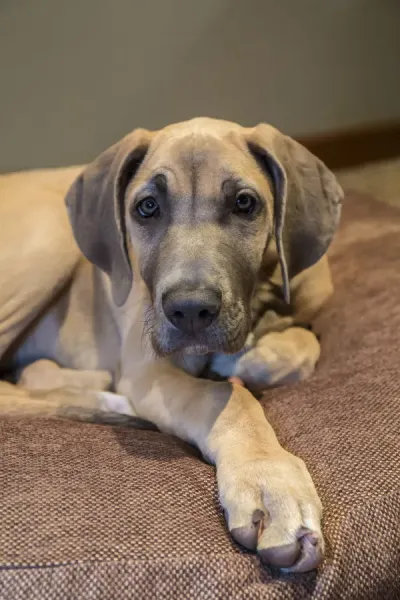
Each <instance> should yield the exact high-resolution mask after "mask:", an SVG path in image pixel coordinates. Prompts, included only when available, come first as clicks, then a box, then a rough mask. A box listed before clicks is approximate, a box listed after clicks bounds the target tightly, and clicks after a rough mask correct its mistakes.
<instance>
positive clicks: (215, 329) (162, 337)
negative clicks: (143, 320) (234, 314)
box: [150, 319, 250, 357]
mask: <svg viewBox="0 0 400 600" xmlns="http://www.w3.org/2000/svg"><path fill="white" fill-rule="evenodd" d="M247 321H248V320H247V319H242V320H241V322H239V323H237V324H236V326H235V327H233V328H229V330H226V329H225V328H223V327H219V326H218V325H215V326H214V325H213V326H211V327H209V328H208V329H207V330H205V331H204V332H201V333H197V334H192V335H188V334H185V333H182V332H181V331H179V330H178V329H176V328H172V327H170V326H165V325H164V326H161V327H160V328H152V331H151V334H150V339H151V344H152V347H153V349H154V352H155V354H156V355H157V356H160V357H165V356H171V355H173V354H177V353H182V352H183V353H186V354H190V355H197V356H199V355H206V354H214V353H217V352H218V353H224V354H235V353H236V352H239V351H240V350H241V349H242V348H243V346H244V344H245V342H246V339H247V336H248V334H249V332H250V323H248V322H247Z"/></svg>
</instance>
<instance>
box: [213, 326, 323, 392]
mask: <svg viewBox="0 0 400 600" xmlns="http://www.w3.org/2000/svg"><path fill="white" fill-rule="evenodd" d="M319 356H320V344H319V342H318V340H317V338H316V336H315V335H314V333H313V332H312V331H309V330H307V329H304V328H302V327H289V328H288V329H286V330H285V331H282V332H272V333H267V334H266V335H264V336H263V337H261V338H260V339H259V340H258V342H257V344H256V345H255V346H254V347H253V348H249V349H248V350H247V352H244V353H241V354H239V355H235V356H228V355H223V354H220V355H216V356H215V357H214V359H213V362H212V365H211V372H212V373H215V374H217V375H219V376H221V377H226V378H228V377H238V378H239V379H241V380H242V381H243V382H244V384H245V385H246V386H247V387H248V388H249V389H250V390H252V391H253V392H261V391H263V390H265V389H266V388H268V387H271V386H275V385H282V384H286V383H294V382H296V381H301V380H303V379H307V377H310V375H311V374H312V373H313V372H314V369H315V365H316V363H317V361H318V359H319Z"/></svg>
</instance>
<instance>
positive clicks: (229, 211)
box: [0, 118, 342, 572]
mask: <svg viewBox="0 0 400 600" xmlns="http://www.w3.org/2000/svg"><path fill="white" fill-rule="evenodd" d="M0 194H1V202H0V222H1V224H2V236H1V240H0V244H1V253H0V273H1V282H2V287H1V291H0V356H1V357H2V366H3V369H12V370H14V372H17V373H18V374H19V375H18V376H19V380H18V381H17V385H12V384H11V383H6V382H5V381H4V382H3V383H2V384H0V390H1V394H0V398H1V401H0V405H1V409H2V411H3V412H25V413H26V414H41V413H43V414H46V415H48V416H72V417H75V418H76V417H77V418H80V417H82V416H83V417H82V418H88V419H89V420H97V419H98V418H100V417H99V415H102V416H103V417H104V420H105V421H107V420H109V421H112V420H113V419H116V421H117V422H118V420H120V421H123V420H124V418H125V417H129V416H130V417H131V418H132V417H133V416H134V417H138V418H140V419H144V420H146V421H149V422H151V423H153V424H155V425H156V426H157V427H158V428H159V429H160V430H161V431H164V432H168V433H171V434H174V435H176V436H178V437H180V438H182V439H183V440H186V441H188V442H190V443H191V444H194V445H196V446H197V447H198V448H199V449H200V451H201V452H202V454H203V455H204V457H205V458H206V459H207V460H208V461H210V462H211V463H213V464H215V466H216V473H217V480H218V487H219V496H220V501H221V504H222V506H223V508H224V510H225V514H226V518H227V522H228V527H229V530H230V532H231V534H232V536H233V537H234V539H235V540H236V541H237V542H239V544H241V545H243V546H245V547H246V548H248V549H251V550H257V552H258V553H259V555H260V556H261V558H262V559H263V560H264V561H266V562H267V563H269V564H271V565H274V566H277V567H281V568H284V569H287V570H289V571H291V572H299V571H307V570H310V569H313V568H315V567H316V566H317V565H318V564H319V563H320V561H321V558H322V555H323V538H322V534H321V528H320V519H321V503H320V500H319V498H318V495H317V492H316V490H315V487H314V485H313V482H312V480H311V477H310V475H309V473H308V471H307V468H306V466H305V464H304V462H303V461H302V460H301V459H299V458H297V457H295V456H293V455H292V454H290V453H289V452H288V451H287V450H285V449H284V448H282V446H281V445H280V444H279V442H278V440H277V438H276V436H275V433H274V431H273V430H272V428H271V426H270V425H269V423H268V422H267V420H266V418H265V415H264V411H263V409H262V407H261V405H260V404H259V402H258V401H257V399H256V398H255V396H254V395H253V394H252V393H251V391H252V392H254V393H258V392H259V391H260V390H263V389H265V388H266V387H268V386H270V385H276V384H279V383H284V382H289V381H294V380H298V379H302V378H305V377H307V376H308V375H309V374H311V372H312V371H313V369H314V366H315V363H316V361H317V360H318V357H319V350H320V349H319V343H318V341H317V339H316V337H315V336H314V334H313V333H312V331H310V330H309V329H308V328H307V327H304V325H307V324H308V323H309V322H310V320H311V319H312V318H313V317H314V316H315V314H316V313H317V312H318V310H319V309H320V308H321V306H322V305H323V304H324V302H325V301H326V300H327V298H328V297H329V296H330V294H331V291H332V284H331V280H330V275H329V269H328V265H327V260H326V257H325V252H326V250H327V248H328V246H329V244H330V242H331V240H332V237H333V235H334V232H335V229H336V227H337V225H338V221H339V215H340V206H341V201H342V191H341V189H340V187H339V185H338V183H337V182H336V180H335V177H334V176H333V174H332V173H331V172H330V171H329V170H328V169H327V168H326V167H325V165H324V164H323V163H322V162H321V161H320V160H318V159H317V158H316V157H315V156H313V155H311V154H310V153H309V152H308V151H307V150H306V149H305V148H303V147H302V146H300V145H299V144H298V143H296V142H295V141H294V140H292V139H291V138H289V137H286V136H284V135H282V134H281V133H280V132H279V131H277V130H276V129H274V128H273V127H270V126H268V125H265V124H261V125H258V126H257V127H254V128H250V129H246V128H243V127H241V126H239V125H236V124H234V123H229V122H224V121H218V120H213V119H205V118H201V119H194V120H191V121H188V122H184V123H179V124H175V125H171V126H169V127H166V128H165V129H162V130H160V131H157V132H150V131H147V130H143V129H139V130H135V131H133V132H132V133H130V134H129V135H127V136H126V137H125V138H124V139H122V140H121V141H120V142H119V143H117V144H116V145H114V146H113V147H111V148H110V149H108V150H106V151H105V152H104V153H103V154H102V155H101V156H100V157H99V158H98V159H97V160H95V161H94V162H93V163H92V164H90V165H89V166H87V167H85V168H82V167H76V168H70V169H60V170H49V171H36V172H30V173H29V172H28V173H17V174H11V175H6V176H3V177H2V178H1V179H0ZM65 195H66V207H67V210H65V206H64V196H65ZM67 212H68V216H69V220H70V223H69V222H68V217H67ZM71 226H72V227H71ZM43 359H45V360H43ZM229 378H231V379H230V381H229V380H228V379H229ZM14 383H15V382H14ZM240 383H244V385H240ZM250 390H251V391H250ZM124 415H125V417H124ZM119 417H120V419H119Z"/></svg>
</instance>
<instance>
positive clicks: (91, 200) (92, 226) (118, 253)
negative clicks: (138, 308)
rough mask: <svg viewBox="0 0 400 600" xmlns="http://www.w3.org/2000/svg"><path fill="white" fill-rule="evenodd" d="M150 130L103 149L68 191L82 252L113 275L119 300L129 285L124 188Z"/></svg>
mask: <svg viewBox="0 0 400 600" xmlns="http://www.w3.org/2000/svg"><path fill="white" fill-rule="evenodd" d="M152 135H153V134H152V133H151V132H149V131H146V130H144V129H137V130H135V131H133V132H132V133H131V134H129V135H127V136H126V137H125V138H123V139H122V140H121V141H120V142H118V143H117V144H115V145H114V146H112V147H111V148H109V149H108V150H106V151H105V152H103V154H101V155H100V156H99V157H98V158H97V159H96V160H95V161H94V162H93V163H91V164H90V165H89V166H88V167H87V168H86V169H85V170H84V171H83V172H82V174H81V175H80V176H79V177H78V179H76V181H75V182H74V183H73V185H72V186H71V188H70V189H69V191H68V193H67V196H66V205H67V210H68V214H69V219H70V222H71V225H72V230H73V232H74V236H75V239H76V241H77V243H78V246H79V248H80V249H81V251H82V254H83V255H84V256H86V258H87V259H88V260H89V261H90V262H92V263H94V264H95V265H96V266H97V267H99V268H100V269H102V270H103V271H104V272H105V273H107V275H108V276H109V277H110V279H111V283H112V292H113V298H114V302H115V303H116V304H117V305H118V306H121V304H123V303H124V302H125V301H126V299H127V297H128V294H129V291H130V289H131V287H132V280H133V276H132V269H131V265H130V262H129V258H128V251H127V240H126V229H125V215H124V205H125V202H124V201H125V191H126V188H127V186H128V183H129V181H130V180H131V179H132V177H133V176H134V175H135V173H136V171H137V169H138V168H139V166H140V164H141V162H142V160H143V159H144V157H145V155H146V152H147V150H148V147H149V144H150V141H151V137H152Z"/></svg>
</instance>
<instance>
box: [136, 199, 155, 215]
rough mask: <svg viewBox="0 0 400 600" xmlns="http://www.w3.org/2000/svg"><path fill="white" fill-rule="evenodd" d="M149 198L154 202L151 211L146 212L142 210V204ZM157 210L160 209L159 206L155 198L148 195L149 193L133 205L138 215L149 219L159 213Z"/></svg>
mask: <svg viewBox="0 0 400 600" xmlns="http://www.w3.org/2000/svg"><path fill="white" fill-rule="evenodd" d="M149 200H150V201H152V202H154V210H153V211H152V212H148V213H146V212H145V211H143V206H144V203H145V202H148V201H149ZM159 211H160V207H159V205H158V202H157V200H156V199H155V198H154V197H153V196H150V195H149V196H146V197H145V198H142V199H141V200H139V202H137V204H136V206H135V212H136V213H137V214H138V215H139V217H140V218H141V219H151V218H152V217H155V216H156V215H157V214H158V213H159Z"/></svg>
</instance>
